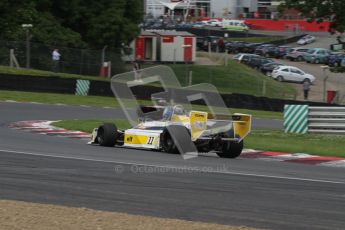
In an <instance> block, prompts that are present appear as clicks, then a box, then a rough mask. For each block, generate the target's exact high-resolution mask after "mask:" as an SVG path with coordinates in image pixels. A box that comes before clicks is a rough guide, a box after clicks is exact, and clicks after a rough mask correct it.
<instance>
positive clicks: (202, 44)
mask: <svg viewBox="0 0 345 230" xmlns="http://www.w3.org/2000/svg"><path fill="white" fill-rule="evenodd" d="M219 39H220V37H217V36H207V37H199V38H197V43H198V47H199V48H200V49H201V50H204V51H208V46H209V43H210V44H211V51H216V50H217V47H218V41H219Z"/></svg>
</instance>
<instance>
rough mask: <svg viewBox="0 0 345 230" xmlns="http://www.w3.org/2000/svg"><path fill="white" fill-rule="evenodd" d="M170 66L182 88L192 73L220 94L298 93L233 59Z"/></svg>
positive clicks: (6, 71) (43, 73)
mask: <svg viewBox="0 0 345 230" xmlns="http://www.w3.org/2000/svg"><path fill="white" fill-rule="evenodd" d="M145 66H149V65H145ZM151 66H152V65H151ZM169 66H170V67H171V68H172V69H173V70H174V72H175V74H176V76H177V78H178V80H179V81H180V83H181V85H183V86H187V85H188V83H189V81H188V76H189V71H192V72H193V81H192V84H199V83H211V84H213V85H215V86H216V87H217V88H218V90H219V92H222V93H240V94H248V95H255V96H266V97H272V98H286V97H289V98H293V96H294V95H295V94H296V90H295V89H294V88H293V87H291V86H287V85H286V84H284V83H280V82H277V81H274V80H273V79H271V78H269V77H267V76H265V75H263V74H261V73H260V72H258V71H256V70H253V69H251V68H249V67H247V66H245V65H243V64H238V63H237V62H235V61H233V60H230V61H229V65H228V66H227V67H225V66H199V65H181V64H179V65H169ZM0 73H3V74H20V75H30V76H39V77H42V76H44V77H56V76H59V77H63V78H75V79H88V80H101V81H109V79H104V78H99V77H90V76H81V75H75V74H65V73H54V72H49V71H42V70H34V69H16V68H11V67H7V66H0ZM0 80H1V76H0ZM264 89H265V90H264Z"/></svg>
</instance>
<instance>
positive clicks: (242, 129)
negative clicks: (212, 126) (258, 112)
mask: <svg viewBox="0 0 345 230" xmlns="http://www.w3.org/2000/svg"><path fill="white" fill-rule="evenodd" d="M232 120H233V129H234V133H235V135H238V136H240V140H243V139H244V138H245V137H246V136H247V135H248V134H249V133H250V131H251V127H252V115H248V114H243V113H235V114H234V115H232Z"/></svg>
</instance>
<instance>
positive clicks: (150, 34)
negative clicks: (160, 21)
mask: <svg viewBox="0 0 345 230" xmlns="http://www.w3.org/2000/svg"><path fill="white" fill-rule="evenodd" d="M140 36H152V37H155V36H157V35H156V34H154V33H152V32H149V31H142V32H141V33H140Z"/></svg>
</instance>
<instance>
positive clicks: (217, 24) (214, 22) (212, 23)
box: [206, 19, 223, 27]
mask: <svg viewBox="0 0 345 230" xmlns="http://www.w3.org/2000/svg"><path fill="white" fill-rule="evenodd" d="M206 25H208V26H213V27H221V26H222V25H223V24H222V22H221V21H219V20H217V19H212V20H209V21H208V22H207V23H206Z"/></svg>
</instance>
